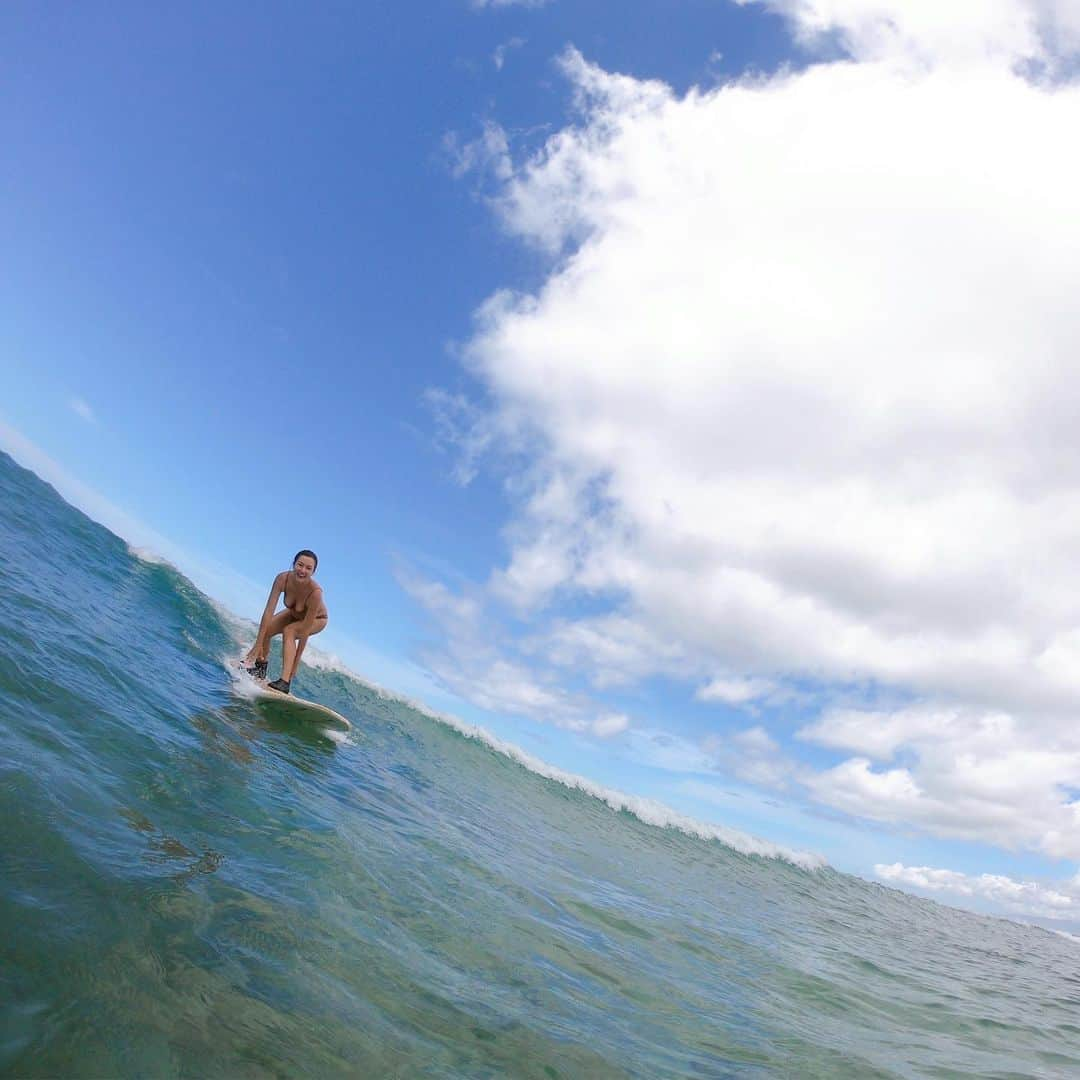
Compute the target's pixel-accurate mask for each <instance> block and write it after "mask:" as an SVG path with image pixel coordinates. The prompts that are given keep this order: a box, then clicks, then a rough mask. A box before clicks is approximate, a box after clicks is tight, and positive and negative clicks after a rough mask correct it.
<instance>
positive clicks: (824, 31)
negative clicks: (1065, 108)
mask: <svg viewBox="0 0 1080 1080" xmlns="http://www.w3.org/2000/svg"><path fill="white" fill-rule="evenodd" d="M735 2H736V3H739V4H762V5H763V6H765V7H768V8H771V9H773V10H774V11H776V12H779V13H780V14H783V15H786V16H787V17H788V18H789V19H790V20H791V21H792V24H793V25H794V27H795V30H796V33H797V34H798V35H799V36H800V37H801V38H802V39H803V40H804V41H806V42H807V43H808V44H811V45H813V44H815V43H817V42H820V41H821V39H823V38H826V37H827V36H829V35H835V36H836V37H837V38H838V39H839V41H840V42H841V43H842V44H843V46H844V47H845V49H846V50H847V51H848V52H849V53H851V54H852V55H853V56H855V57H857V58H859V59H860V60H872V61H885V62H894V63H895V62H898V61H899V62H907V63H910V62H912V61H915V62H916V63H917V64H919V65H924V66H933V65H937V64H941V63H948V64H949V65H950V66H952V67H954V68H955V67H966V66H968V65H981V64H984V63H986V62H987V61H990V62H993V63H997V64H999V65H1005V66H1008V65H1016V64H1022V63H1024V62H1028V63H1031V62H1037V63H1039V64H1042V65H1047V64H1051V63H1053V62H1054V61H1055V60H1057V59H1059V58H1060V57H1061V56H1062V55H1063V54H1066V53H1068V52H1069V51H1071V50H1073V49H1075V48H1076V47H1077V44H1078V35H1080V9H1078V8H1077V5H1076V3H1075V0H950V2H949V3H940V2H938V0H903V2H898V0H735Z"/></svg>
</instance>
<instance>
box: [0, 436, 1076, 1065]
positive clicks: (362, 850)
mask: <svg viewBox="0 0 1080 1080" xmlns="http://www.w3.org/2000/svg"><path fill="white" fill-rule="evenodd" d="M0 591H2V595H3V597H4V599H5V606H4V612H5V632H4V636H3V641H2V644H0V1074H2V1075H4V1076H19V1077H22V1076H26V1077H41V1076H50V1077H53V1076H63V1077H103V1076H109V1077H113V1076H116V1077H174V1076H175V1077H264V1076H265V1077H277V1076H282V1077H346V1076H348V1077H536V1078H548V1080H555V1078H570V1077H590V1078H591V1077H598V1078H600V1077H644V1078H650V1080H652V1078H662V1077H830V1078H832V1077H893V1076H897V1077H967V1076H979V1077H1030V1076H1038V1077H1066V1076H1070V1077H1077V1076H1080V943H1078V942H1076V941H1075V940H1070V939H1068V938H1066V937H1064V936H1062V935H1059V934H1055V933H1053V932H1050V931H1047V930H1044V929H1041V928H1038V927H1032V926H1026V925H1022V924H1019V923H1015V922H1010V921H1006V920H1002V919H992V918H987V917H983V916H979V915H975V914H970V913H968V912H964V911H960V910H956V909H953V908H949V907H946V906H942V905H938V904H934V903H932V902H930V901H927V900H922V899H918V898H916V897H913V896H910V895H907V894H904V893H901V892H898V891H895V890H892V889H889V888H885V887H883V886H881V885H879V884H875V883H870V882H866V881H863V880H860V879H859V878H855V877H851V876H848V875H844V874H841V873H838V872H836V871H835V870H833V869H831V868H829V867H828V866H825V865H819V864H817V863H815V862H814V861H812V860H807V859H802V858H800V857H798V856H797V855H794V854H789V853H784V852H783V851H781V850H779V849H775V848H772V847H771V846H770V845H769V844H767V843H764V842H760V843H755V842H752V841H750V840H749V839H746V838H740V836H739V834H737V833H730V834H729V833H727V832H726V831H725V830H723V829H718V828H711V827H706V826H700V827H699V826H696V825H695V824H694V823H693V822H689V821H687V820H686V819H681V818H679V817H677V816H676V815H674V814H672V815H670V817H666V818H665V816H664V814H663V812H662V811H660V810H658V809H657V808H655V807H653V808H651V809H650V808H648V807H643V806H641V805H638V804H637V803H635V802H634V800H632V799H628V798H622V797H620V796H618V795H617V793H613V792H605V791H604V790H603V789H600V788H596V787H593V786H592V785H589V784H587V783H585V782H579V781H577V780H575V779H574V778H573V777H569V776H566V775H564V774H561V773H559V772H557V771H556V770H553V769H547V768H545V767H544V766H543V764H542V763H540V762H537V761H535V760H533V759H532V758H530V757H528V756H527V755H524V754H522V753H520V752H518V751H516V750H515V749H514V748H513V747H509V746H506V745H504V744H501V743H499V742H497V741H495V740H493V739H490V738H486V737H485V736H484V735H483V733H482V732H479V731H477V730H474V729H471V728H468V727H467V726H465V725H455V724H454V723H453V722H452V721H450V720H448V719H447V718H439V717H436V716H434V715H432V714H429V713H427V712H425V711H424V710H423V709H422V708H420V707H418V706H415V705H411V704H409V703H408V702H407V701H405V700H402V699H399V698H396V697H394V696H393V695H392V694H389V693H386V692H383V691H380V690H378V689H377V688H375V687H373V686H370V685H368V684H366V683H364V682H363V681H361V680H360V679H358V678H357V677H355V676H352V675H350V674H349V673H348V672H347V671H344V670H340V669H338V668H335V667H334V666H332V665H323V666H305V667H304V668H303V669H302V671H301V673H300V674H299V676H298V677H297V680H296V685H295V690H296V692H297V693H299V694H300V695H301V696H304V697H309V698H314V699H317V700H319V701H322V702H325V703H326V704H328V705H330V706H331V707H332V708H334V709H336V710H338V711H339V712H341V713H343V714H344V715H345V716H347V717H349V719H350V720H351V721H352V724H353V730H352V732H350V733H349V734H348V735H345V736H341V735H338V736H334V735H333V734H332V733H329V732H327V731H324V730H323V729H320V728H318V727H316V726H313V725H311V724H309V723H306V722H303V721H300V722H298V721H295V720H290V719H289V717H288V715H287V714H283V713H282V712H281V711H280V710H278V711H276V712H273V711H268V710H267V709H266V708H264V707H262V706H260V704H259V703H258V702H257V701H255V700H252V699H250V698H248V697H245V696H243V695H242V694H241V693H238V692H237V687H236V686H235V685H234V683H233V681H232V680H231V679H230V677H229V675H228V673H227V671H226V666H225V665H226V662H227V660H228V659H229V658H230V657H235V656H236V655H237V654H238V652H239V650H240V646H241V638H242V636H243V632H242V627H240V626H238V624H237V623H236V621H235V620H233V619H231V618H230V617H228V615H227V614H226V613H223V612H222V611H221V610H220V609H219V608H218V607H216V606H215V605H214V604H213V603H212V602H211V601H210V600H209V599H208V598H207V597H206V596H204V595H203V594H202V593H200V592H199V590H198V589H196V588H195V587H194V586H193V585H192V584H191V582H189V581H188V580H186V579H185V578H184V577H183V576H182V575H181V574H180V573H178V572H177V571H176V570H174V569H173V568H171V567H170V566H168V565H166V564H165V563H163V562H160V561H156V560H154V559H153V558H152V557H148V556H145V555H139V554H136V553H135V552H133V551H132V550H130V549H129V547H128V546H127V545H126V544H125V543H124V541H123V540H121V539H120V538H118V537H116V536H114V535H113V534H112V533H110V532H109V531H108V530H106V529H104V528H102V527H101V526H99V525H97V524H95V523H94V522H92V521H90V520H89V519H88V518H86V517H85V516H84V515H83V514H81V513H80V512H78V511H77V510H75V509H73V508H72V507H70V506H69V505H67V504H66V503H65V502H64V501H63V500H62V499H61V498H60V497H59V496H58V495H57V494H56V492H55V491H53V489H52V488H50V487H49V486H48V485H46V484H45V483H43V482H42V481H41V480H39V479H38V478H37V477H36V476H34V475H33V474H32V473H30V472H27V471H26V470H24V469H22V468H20V467H19V466H17V465H16V464H15V463H14V462H13V461H12V460H11V459H10V458H8V457H6V456H4V455H0Z"/></svg>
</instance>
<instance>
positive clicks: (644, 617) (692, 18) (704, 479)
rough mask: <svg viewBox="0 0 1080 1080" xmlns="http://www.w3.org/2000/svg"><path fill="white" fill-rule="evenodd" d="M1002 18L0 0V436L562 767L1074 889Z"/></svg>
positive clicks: (1040, 101) (831, 849)
mask: <svg viewBox="0 0 1080 1080" xmlns="http://www.w3.org/2000/svg"><path fill="white" fill-rule="evenodd" d="M1006 9H1008V10H1006ZM995 10H996V9H995ZM1062 10H1064V9H1062ZM1034 12H1035V9H1034V7H1032V6H1031V5H1030V4H1028V3H1027V2H1026V0H1009V2H1008V3H1006V4H1005V5H1004V6H1003V7H1002V8H1001V10H1000V11H997V14H994V13H989V14H987V15H986V16H985V17H983V16H978V17H974V16H970V14H969V15H963V14H962V13H961V14H959V15H958V14H955V13H954V14H949V13H945V14H941V13H935V8H934V5H931V4H922V3H914V4H908V5H906V6H905V5H901V6H900V7H898V8H897V10H896V11H892V10H891V9H890V5H889V4H887V3H886V4H877V5H875V4H871V3H870V2H869V0H844V3H841V4H839V5H833V6H832V7H828V6H827V5H824V4H822V3H819V2H818V0H807V3H805V4H804V5H802V6H801V7H800V6H798V5H788V4H785V3H782V2H780V0H775V2H772V0H763V2H754V0H746V2H744V3H739V4H736V3H729V2H726V0H666V2H664V3H661V2H659V0H657V2H651V0H649V2H646V0H638V2H634V3H629V4H618V5H616V4H612V3H610V2H608V3H600V2H576V3H569V2H562V0H552V2H550V3H547V4H540V5H533V6H531V5H526V4H519V3H509V4H506V3H504V4H487V5H478V4H470V3H469V0H439V2H425V3H408V2H404V3H398V4H394V5H389V4H378V3H369V4H345V3H341V4H330V3H327V4H318V5H313V6H309V7H308V8H305V9H300V8H297V6H296V5H292V4H275V3H260V4H258V5H255V4H243V3H229V4H213V5H210V4H192V5H185V6H184V7H183V8H182V9H176V10H169V11H166V10H163V9H156V8H155V9H151V8H148V7H147V6H146V5H140V4H121V3H117V4H113V5H110V7H109V9H108V12H107V13H103V12H102V11H101V10H91V9H87V8H85V7H80V6H77V5H68V6H56V5H52V6H50V7H49V8H47V9H46V8H42V7H41V6H39V5H30V4H23V3H14V4H8V5H5V6H4V8H3V10H2V11H0V42H2V44H0V49H2V50H3V54H4V62H3V64H2V65H0V91H2V92H0V101H2V103H3V104H0V137H2V139H3V144H4V146H5V148H6V155H5V157H6V163H7V167H6V168H5V169H4V171H3V174H2V177H3V178H2V181H0V182H2V184H3V198H2V199H0V236H2V238H3V248H4V252H5V257H4V258H3V260H2V261H0V275H2V288H0V350H2V355H3V357H4V363H5V367H6V375H7V378H6V379H5V389H6V393H5V395H4V400H3V402H2V404H0V421H2V423H3V427H2V429H0V432H2V434H3V445H4V446H5V447H6V448H7V449H8V450H9V451H10V452H12V453H13V454H14V455H15V456H16V457H17V458H18V459H19V460H20V461H22V462H23V463H24V464H27V465H29V466H30V467H32V468H35V469H36V470H37V471H39V472H40V473H41V474H42V475H44V476H45V478H46V479H50V480H52V481H53V482H55V483H57V485H58V486H59V487H60V490H61V491H62V492H63V493H64V494H66V495H67V496H68V497H69V498H71V499H72V500H73V501H74V502H76V504H77V505H80V506H82V507H83V508H84V509H87V511H88V512H90V513H91V514H93V515H94V516H95V517H98V518H99V519H101V520H103V521H105V523H106V524H109V525H110V526H112V527H114V528H116V529H117V530H118V531H120V532H121V533H122V534H123V535H124V536H125V537H126V538H127V539H129V540H130V541H131V542H132V543H134V544H137V545H139V544H141V545H143V546H147V547H150V548H155V549H157V550H160V551H161V552H162V553H163V554H165V555H167V556H168V557H170V558H172V559H174V560H175V561H176V562H177V563H178V564H179V565H180V566H181V568H182V569H184V570H185V571H187V572H188V573H189V574H191V575H192V576H193V577H194V578H195V580H196V582H197V583H198V584H200V585H201V586H202V587H203V588H204V589H206V590H207V591H208V592H209V593H210V594H211V595H213V596H215V597H216V598H218V599H220V600H221V601H223V602H224V603H225V604H226V605H227V606H228V607H229V608H231V609H232V610H234V611H236V612H237V613H238V614H242V615H245V616H249V617H254V616H255V615H256V614H257V611H258V608H259V606H260V605H261V603H262V600H263V596H264V593H265V588H266V586H267V584H268V583H269V581H270V579H271V578H272V576H273V574H274V573H275V572H276V571H277V570H279V569H281V568H282V566H283V565H284V563H285V562H286V561H287V559H288V557H289V555H291V553H292V552H293V551H294V550H296V549H297V548H300V547H313V548H314V549H316V550H317V551H318V552H319V554H320V557H321V559H322V562H321V565H320V572H319V578H320V580H321V581H322V583H323V585H324V588H325V589H326V593H327V599H328V603H329V606H330V610H331V614H332V623H331V628H330V630H328V631H327V633H326V634H325V635H324V640H322V641H320V643H319V644H320V645H322V646H323V647H324V648H326V649H328V650H329V651H332V652H335V653H337V654H338V655H340V656H341V657H342V658H343V659H344V660H346V661H347V662H348V663H350V664H351V665H352V666H353V667H354V668H355V669H356V670H357V671H358V672H359V673H361V674H362V675H364V676H366V677H369V678H371V679H373V680H375V681H377V682H379V683H382V684H384V685H386V686H388V687H389V688H391V689H396V690H398V691H400V692H403V693H406V694H409V695H412V696H415V697H418V698H420V699H422V700H423V701H425V702H427V703H428V704H429V705H431V706H433V707H435V708H439V709H442V710H446V711H449V712H453V713H455V714H457V715H459V716H462V717H464V718H466V719H468V720H470V721H474V722H477V723H480V724H482V725H483V726H485V727H486V728H488V729H489V730H491V731H493V732H494V733H496V734H499V735H500V736H502V737H504V738H506V739H509V740H510V741H512V742H514V743H517V744H518V745H520V746H522V747H524V748H525V749H526V750H528V751H529V752H531V753H534V754H536V755H537V756H539V757H542V758H544V759H545V760H548V761H550V762H552V763H553V764H555V765H557V766H559V767H561V768H564V769H568V770H570V771H573V772H576V773H580V774H583V775H585V776H588V777H590V778H592V779H594V780H596V781H598V782H600V783H602V784H606V785H608V786H610V787H614V788H618V789H620V790H624V791H627V792H630V793H632V794H635V795H640V796H647V797H650V798H654V799H658V800H660V801H662V802H664V803H666V804H668V805H670V806H672V807H674V808H676V809H677V810H680V811H681V812H684V813H688V814H692V815H693V816H695V817H699V818H702V819H705V820H712V821H718V822H722V823H725V824H728V825H731V826H733V827H736V828H741V829H745V830H747V831H749V832H752V833H754V834H756V835H758V836H761V837H763V838H766V839H769V840H772V841H775V842H776V843H779V844H782V845H788V846H791V847H796V848H799V849H809V850H812V851H816V852H821V853H822V854H824V855H825V856H826V857H827V858H828V859H829V860H830V861H831V862H833V863H834V864H835V865H837V866H839V867H841V868H843V869H847V870H852V871H855V872H858V873H860V874H863V875H864V876H868V877H874V876H877V877H879V878H881V879H883V880H887V881H890V882H891V883H893V884H896V885H899V886H901V887H906V888H913V889H916V890H921V891H923V892H924V893H925V894H927V895H933V896H936V897H937V898H939V899H943V900H946V901H948V902H954V903H961V904H965V905H969V906H976V907H982V908H984V909H987V910H996V911H1006V912H1009V913H1013V914H1022V915H1025V916H1027V917H1036V918H1044V917H1049V915H1050V914H1056V915H1058V916H1060V917H1061V918H1064V919H1067V920H1072V921H1073V922H1076V921H1078V916H1077V915H1076V914H1075V913H1076V912H1080V883H1078V882H1077V881H1074V880H1072V879H1073V876H1074V875H1075V874H1076V872H1077V858H1078V857H1080V839H1077V838H1076V837H1077V836H1078V835H1080V814H1078V812H1077V811H1076V809H1075V808H1074V807H1073V806H1072V803H1071V799H1073V798H1074V796H1073V795H1071V794H1070V791H1073V792H1074V791H1075V790H1076V789H1077V788H1080V744H1078V743H1077V742H1076V739H1075V736H1073V735H1072V733H1071V732H1072V728H1073V727H1074V726H1075V725H1074V724H1073V723H1072V716H1073V715H1074V713H1075V704H1074V703H1075V701H1076V700H1077V694H1078V693H1080V686H1078V685H1077V684H1076V680H1075V678H1074V677H1073V676H1072V675H1071V674H1070V673H1071V670H1072V657H1073V655H1074V652H1077V651H1080V649H1078V640H1080V639H1078V638H1077V633H1078V632H1077V631H1076V629H1075V628H1076V627H1077V626H1078V625H1080V611H1078V610H1075V609H1074V608H1073V607H1072V606H1070V604H1069V603H1067V602H1066V601H1065V600H1063V599H1062V598H1061V597H1062V596H1063V595H1064V594H1067V593H1068V591H1069V590H1068V585H1069V583H1070V582H1071V581H1072V580H1073V579H1074V578H1075V577H1077V576H1080V575H1077V574H1076V571H1075V569H1074V568H1072V566H1071V557H1070V554H1069V544H1070V543H1071V541H1072V539H1073V534H1072V532H1071V531H1070V527H1066V526H1063V525H1062V522H1066V523H1068V522H1071V521H1072V520H1073V513H1074V499H1075V498H1076V495H1075V492H1076V490H1077V488H1076V485H1075V484H1074V482H1073V478H1072V476H1071V473H1070V471H1069V468H1065V469H1062V467H1061V462H1062V461H1064V460H1071V456H1070V455H1071V450H1072V449H1073V448H1074V447H1073V440H1075V436H1073V435H1071V434H1070V430H1071V428H1070V425H1071V414H1070V413H1068V411H1067V410H1066V409H1063V407H1062V406H1061V405H1060V395H1059V394H1057V393H1056V392H1055V389H1054V388H1055V386H1056V385H1057V383H1058V381H1059V380H1061V379H1065V378H1067V377H1068V376H1069V375H1070V368H1069V365H1070V364H1071V363H1073V361H1072V360H1071V351H1070V350H1069V349H1068V348H1067V344H1068V342H1069V341H1071V340H1074V338H1073V337H1072V336H1071V335H1072V334H1073V332H1074V330H1075V329H1076V328H1075V327H1074V325H1073V323H1072V322H1071V321H1070V317H1068V316H1067V315H1065V314H1063V311H1062V305H1053V304H1050V303H1049V302H1048V301H1047V300H1046V297H1047V296H1050V295H1053V294H1055V290H1058V291H1061V292H1064V291H1066V286H1065V282H1067V281H1068V279H1069V271H1070V266H1069V258H1068V256H1067V254H1061V252H1062V251H1064V250H1065V249H1067V248H1068V245H1067V244H1065V243H1063V242H1061V236H1060V229H1059V227H1058V222H1059V220H1060V217H1059V216H1055V212H1056V211H1057V210H1060V209H1061V208H1062V207H1064V206H1067V205H1068V202H1069V199H1070V198H1071V195H1069V194H1068V193H1069V192H1070V191H1072V190H1074V189H1073V188H1072V187H1071V185H1072V183H1073V180H1074V179H1075V177H1074V173H1075V172H1076V171H1077V163H1076V159H1075V155H1074V154H1072V153H1071V152H1070V151H1068V149H1067V147H1065V148H1063V146H1062V144H1063V143H1067V142H1068V140H1063V139H1061V138H1059V137H1057V136H1058V135H1059V133H1060V131H1061V127H1060V125H1061V123H1062V120H1061V117H1062V115H1063V110H1064V109H1065V107H1066V105H1067V104H1068V103H1069V102H1070V101H1072V100H1073V98H1072V97H1071V96H1070V95H1072V94H1073V90H1072V87H1071V85H1066V84H1065V83H1064V82H1063V80H1062V79H1054V78H1053V73H1054V71H1055V65H1058V64H1062V65H1063V64H1064V63H1065V61H1066V60H1068V59H1069V58H1070V57H1072V56H1073V55H1074V52H1073V51H1072V41H1073V39H1072V38H1071V37H1070V36H1069V35H1070V33H1071V29H1073V28H1071V27H1070V26H1069V25H1066V23H1064V22H1063V23H1062V24H1061V26H1059V27H1058V28H1057V33H1056V34H1055V35H1049V34H1047V33H1046V32H1045V31H1046V27H1045V26H1044V25H1043V24H1042V23H1038V21H1037V20H1036V17H1035V14H1034ZM1040 17H1041V16H1040ZM965 18H966V19H968V21H967V22H965ZM972 19H974V21H971V20H972ZM995 20H997V21H995ZM1051 38H1052V40H1053V45H1050V44H1048V42H1049V41H1050V40H1051ZM1055 50H1056V51H1055ZM1035 61H1037V62H1038V64H1039V65H1040V70H1041V71H1044V72H1045V71H1049V72H1050V73H1051V77H1050V79H1049V83H1048V82H1044V83H1042V84H1040V85H1034V84H1033V83H1032V82H1031V80H1030V79H1028V80H1026V81H1025V79H1024V78H1022V77H1021V76H1020V75H1018V74H1017V73H1016V72H1017V71H1018V70H1020V69H1021V68H1023V66H1024V65H1025V64H1026V65H1027V69H1026V70H1030V68H1031V66H1032V64H1033V63H1034V62H1035ZM980 102H985V103H987V104H986V108H985V109H983V108H982V107H981V105H980ZM990 103H993V110H996V112H995V113H994V115H995V117H996V120H995V123H996V124H998V125H999V127H1000V130H999V131H996V132H995V130H992V128H993V127H994V125H993V124H991V123H990V122H989V121H988V120H987V116H988V115H989V114H990V112H991V111H992V109H991V105H990ZM958 131H959V132H962V133H963V136H964V137H963V138H962V139H958V138H957V137H956V133H957V132H958ZM1010 135H1011V136H1012V137H1013V139H1014V140H1015V142H1016V144H1017V145H1021V144H1022V145H1021V149H1022V151H1023V152H1022V153H1013V154H1006V153H1004V152H1003V151H1002V149H1001V146H1002V144H1003V143H1007V142H1008V141H1009V136H1010ZM957 142H959V143H961V144H962V145H963V153H962V154H961V153H959V152H957V153H955V154H954V153H953V149H952V148H953V144H954V143H957ZM988 175H990V176H994V177H995V182H994V183H993V184H989V185H988V184H987V182H986V179H985V178H986V177H987V176H988ZM1048 176H1054V177H1056V179H1055V180H1054V181H1053V183H1052V184H1047V183H1046V182H1045V181H1046V177H1048ZM1033 187H1034V188H1037V189H1039V190H1040V193H1041V197H1040V200H1039V201H1040V202H1041V208H1038V207H1037V208H1032V206H1031V205H1030V203H1031V201H1032V200H1030V198H1029V197H1028V196H1026V195H1025V192H1029V191H1031V190H1032V189H1033ZM1053 237H1056V238H1057V239H1056V240H1053V239H1051V238H1053ZM1010 245H1013V246H1014V248H1015V250H1013V248H1010ZM1055 252H1057V254H1055ZM999 263H1000V266H999V265H998V264H999ZM1018 265H1023V266H1026V267H1027V268H1028V273H1027V276H1026V277H1025V278H1023V280H1021V278H1020V277H1011V276H1010V274H1011V273H1012V271H1011V270H1010V269H1009V268H1010V267H1015V266H1018ZM1017 273H1019V272H1017ZM1031 280H1036V281H1037V282H1038V283H1039V287H1038V288H1035V287H1029V285H1028V284H1027V283H1028V282H1030V281H1031ZM493 298H494V299H493ZM957 312H960V313H961V314H963V315H964V318H963V319H962V320H960V319H959V317H958V316H957ZM982 322H985V323H986V325H987V329H986V330H985V332H984V333H982V332H981V333H979V334H975V333H974V332H971V331H970V328H971V327H972V326H974V325H976V324H980V323H982ZM1035 328H1037V329H1035ZM1033 352H1034V353H1036V354H1037V355H1039V356H1040V357H1041V358H1042V361H1041V366H1040V367H1039V372H1041V374H1038V375H1037V376H1033V375H1031V374H1030V373H1029V369H1030V368H1031V365H1030V364H1029V363H1028V358H1029V356H1030V355H1031V354H1032V353H1033ZM1017 402H1023V403H1024V408H1023V409H1022V410H1020V409H1019V407H1018V406H1017V404H1016V403H1017ZM868 462H870V463H872V464H871V465H868V464H867V463H868ZM943 473H949V474H950V475H952V476H953V477H955V478H956V479H955V480H954V481H951V482H950V483H948V484H944V483H943V482H942V481H941V479H940V477H941V475H942V474H943ZM1049 475H1055V476H1058V477H1059V478H1060V479H1059V481H1057V482H1055V484H1050V483H1049V482H1048V481H1047V480H1046V477H1047V476H1049ZM1021 519H1022V520H1023V522H1024V524H1023V526H1022V527H1021V526H1019V525H1018V524H1017V522H1018V521H1020V520H1021ZM1078 520H1080V519H1078ZM987 537H991V538H992V539H990V540H988V539H987ZM1077 584H1080V581H1077ZM1077 659H1080V656H1078V657H1077ZM997 790H1000V791H1001V792H1002V798H1001V800H1000V806H999V805H998V800H997V799H996V797H995V791H997ZM983 875H996V876H997V877H995V878H986V877H984V876H983ZM1025 883H1027V884H1025Z"/></svg>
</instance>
